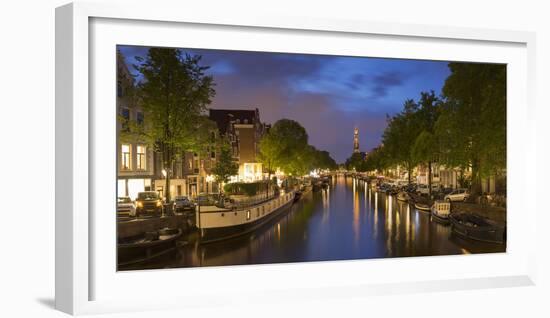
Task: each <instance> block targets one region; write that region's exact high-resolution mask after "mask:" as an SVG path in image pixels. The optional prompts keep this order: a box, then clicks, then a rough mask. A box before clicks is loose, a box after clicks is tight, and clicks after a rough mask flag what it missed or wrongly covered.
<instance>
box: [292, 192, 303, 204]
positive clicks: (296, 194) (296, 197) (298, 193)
mask: <svg viewBox="0 0 550 318" xmlns="http://www.w3.org/2000/svg"><path fill="white" fill-rule="evenodd" d="M302 194H303V192H302V190H298V191H296V192H294V202H298V201H299V200H300V198H301V197H302Z"/></svg>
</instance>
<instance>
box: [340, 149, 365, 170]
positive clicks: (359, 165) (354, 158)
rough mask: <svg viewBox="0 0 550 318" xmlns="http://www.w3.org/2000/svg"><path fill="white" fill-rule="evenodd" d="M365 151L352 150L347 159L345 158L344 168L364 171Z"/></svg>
mask: <svg viewBox="0 0 550 318" xmlns="http://www.w3.org/2000/svg"><path fill="white" fill-rule="evenodd" d="M364 162H365V153H361V152H354V153H353V154H352V155H351V156H350V157H349V158H348V159H346V163H345V165H346V169H347V170H353V169H355V171H360V172H362V171H366V170H364V169H365V165H364Z"/></svg>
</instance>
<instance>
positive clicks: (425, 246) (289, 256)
mask: <svg viewBox="0 0 550 318" xmlns="http://www.w3.org/2000/svg"><path fill="white" fill-rule="evenodd" d="M503 251H505V246H504V245H499V244H491V243H482V242H476V241H469V240H465V239H462V238H459V237H455V236H454V235H452V234H451V231H450V227H449V226H445V225H441V224H439V223H437V222H435V221H433V220H431V217H430V214H429V213H427V212H423V211H417V210H416V209H415V208H414V206H410V205H409V204H407V203H404V202H401V201H398V200H397V199H396V198H395V196H391V195H386V194H383V193H378V192H376V191H373V190H372V189H370V188H369V187H368V184H366V183H364V182H363V181H359V180H356V179H353V178H351V177H345V176H338V177H336V176H335V177H334V179H333V182H332V184H331V185H330V186H329V187H328V188H327V189H325V190H321V191H318V192H309V193H308V194H306V195H304V196H303V198H302V199H301V200H300V201H298V202H297V203H295V204H294V205H293V206H292V207H291V208H290V211H288V212H287V213H284V214H283V215H281V216H280V217H279V218H278V219H276V220H273V221H272V222H271V223H270V224H266V226H264V227H263V228H261V229H258V230H257V231H256V232H254V233H252V234H250V235H246V236H242V237H240V238H236V239H233V240H230V241H225V242H219V243H214V244H209V245H199V244H192V243H191V244H189V245H187V246H183V247H181V248H179V250H178V252H177V253H176V255H175V256H174V257H173V258H171V259H169V260H164V261H162V263H157V264H153V267H156V268H159V267H161V268H162V267H164V268H167V267H193V266H220V265H240V264H265V263H288V262H307V261H325V260H349V259H369V258H387V257H406V256H429V255H454V254H469V253H491V252H503Z"/></svg>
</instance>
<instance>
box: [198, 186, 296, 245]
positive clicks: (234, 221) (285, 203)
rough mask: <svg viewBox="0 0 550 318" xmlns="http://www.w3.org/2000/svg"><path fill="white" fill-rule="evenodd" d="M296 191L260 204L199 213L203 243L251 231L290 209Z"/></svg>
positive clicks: (199, 226) (282, 194)
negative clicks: (237, 208)
mask: <svg viewBox="0 0 550 318" xmlns="http://www.w3.org/2000/svg"><path fill="white" fill-rule="evenodd" d="M295 197H296V193H295V191H290V192H286V193H281V194H280V195H279V196H278V197H276V198H273V199H271V200H269V201H266V202H263V203H261V204H258V205H254V206H250V207H246V208H241V209H239V210H225V209H218V210H213V211H201V212H200V213H197V223H196V224H197V228H198V229H199V235H200V242H201V244H207V243H213V242H218V241H222V240H227V239H231V238H235V237H238V236H241V235H244V234H247V233H250V232H252V231H254V230H256V229H257V228H259V227H261V226H263V225H264V224H266V223H268V222H269V221H270V220H272V219H274V218H275V217H276V216H278V215H280V214H282V213H283V212H286V211H288V208H289V207H290V206H291V205H292V203H294V200H295Z"/></svg>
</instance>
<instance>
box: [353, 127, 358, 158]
mask: <svg viewBox="0 0 550 318" xmlns="http://www.w3.org/2000/svg"><path fill="white" fill-rule="evenodd" d="M353 153H359V128H357V127H355V128H354V130H353Z"/></svg>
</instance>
